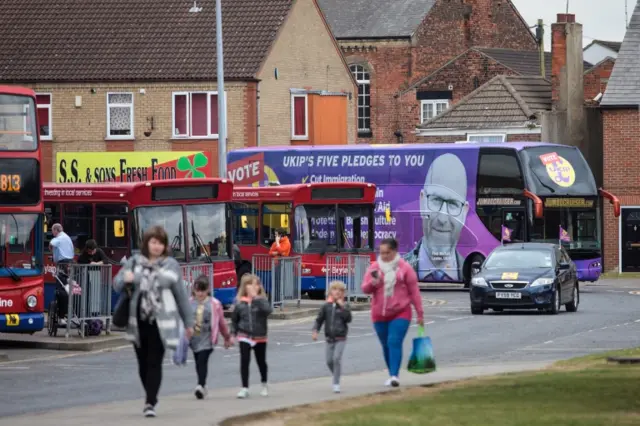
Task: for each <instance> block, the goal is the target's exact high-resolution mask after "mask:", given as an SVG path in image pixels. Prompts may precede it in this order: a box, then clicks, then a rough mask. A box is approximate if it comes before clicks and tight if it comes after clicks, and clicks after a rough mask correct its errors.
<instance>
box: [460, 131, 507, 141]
mask: <svg viewBox="0 0 640 426" xmlns="http://www.w3.org/2000/svg"><path fill="white" fill-rule="evenodd" d="M505 139H506V135H505V134H504V133H503V134H493V135H489V134H485V135H483V134H479V135H474V134H468V135H467V142H496V143H501V142H504V141H505Z"/></svg>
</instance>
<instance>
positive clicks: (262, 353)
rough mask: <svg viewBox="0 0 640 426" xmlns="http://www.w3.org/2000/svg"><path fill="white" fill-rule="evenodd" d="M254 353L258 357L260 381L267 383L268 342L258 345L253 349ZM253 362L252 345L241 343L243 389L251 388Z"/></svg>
mask: <svg viewBox="0 0 640 426" xmlns="http://www.w3.org/2000/svg"><path fill="white" fill-rule="evenodd" d="M253 353H254V354H255V356H256V362H257V363H258V369H259V370H260V379H261V380H262V383H263V384H264V383H267V342H261V343H256V345H255V346H254V347H253ZM250 362H251V345H250V344H248V343H247V342H240V377H241V378H242V387H243V388H248V387H249V363H250Z"/></svg>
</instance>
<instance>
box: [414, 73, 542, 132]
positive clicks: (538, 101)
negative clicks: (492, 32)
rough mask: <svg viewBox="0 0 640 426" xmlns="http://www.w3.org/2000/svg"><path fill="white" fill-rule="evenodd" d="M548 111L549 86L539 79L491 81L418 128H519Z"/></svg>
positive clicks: (513, 78) (513, 77)
mask: <svg viewBox="0 0 640 426" xmlns="http://www.w3.org/2000/svg"><path fill="white" fill-rule="evenodd" d="M549 110H551V83H550V82H549V81H548V80H546V79H544V78H542V77H531V76H523V77H521V76H504V75H499V76H497V77H494V78H492V79H491V80H489V81H488V82H486V83H485V84H483V85H482V86H480V87H479V88H478V89H476V90H475V91H473V92H471V93H470V94H469V95H467V96H466V97H465V98H463V99H461V100H460V101H459V102H458V103H457V104H455V105H454V106H453V107H451V108H450V109H448V110H447V111H445V112H443V113H442V114H440V115H438V116H436V117H434V118H432V119H431V120H429V121H427V122H426V123H424V124H422V125H420V126H418V129H420V130H444V129H469V130H480V129H496V128H508V127H522V126H524V125H525V124H526V123H527V122H529V121H531V120H535V119H536V113H537V112H539V111H549Z"/></svg>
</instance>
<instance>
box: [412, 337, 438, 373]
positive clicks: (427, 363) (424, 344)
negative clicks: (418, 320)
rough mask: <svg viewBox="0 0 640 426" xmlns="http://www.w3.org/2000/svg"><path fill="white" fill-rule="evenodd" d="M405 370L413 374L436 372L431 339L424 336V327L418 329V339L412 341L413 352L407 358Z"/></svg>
mask: <svg viewBox="0 0 640 426" xmlns="http://www.w3.org/2000/svg"><path fill="white" fill-rule="evenodd" d="M407 370H409V372H410V373H414V374H427V373H432V372H434V371H436V358H435V357H434V356H433V346H432V344H431V338H430V337H428V336H425V335H424V327H418V337H414V339H413V350H412V351H411V356H410V357H409V364H408V365H407Z"/></svg>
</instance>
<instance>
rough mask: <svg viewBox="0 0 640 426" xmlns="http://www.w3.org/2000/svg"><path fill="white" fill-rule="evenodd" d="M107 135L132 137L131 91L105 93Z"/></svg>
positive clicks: (123, 137)
mask: <svg viewBox="0 0 640 426" xmlns="http://www.w3.org/2000/svg"><path fill="white" fill-rule="evenodd" d="M107 137H108V138H110V139H132V138H133V93H107Z"/></svg>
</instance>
